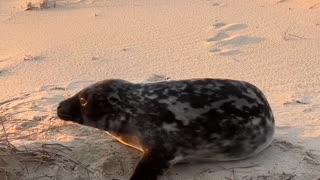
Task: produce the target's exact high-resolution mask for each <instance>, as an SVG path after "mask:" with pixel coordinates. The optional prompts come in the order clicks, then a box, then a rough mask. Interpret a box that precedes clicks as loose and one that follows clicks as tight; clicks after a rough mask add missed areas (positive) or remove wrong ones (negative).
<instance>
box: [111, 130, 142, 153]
mask: <svg viewBox="0 0 320 180" xmlns="http://www.w3.org/2000/svg"><path fill="white" fill-rule="evenodd" d="M107 134H109V135H110V136H112V137H113V138H114V139H116V140H117V141H119V142H120V143H122V144H124V145H126V146H129V147H132V148H134V149H137V150H139V151H141V152H143V149H142V146H141V144H140V141H139V139H138V137H136V136H133V135H117V134H115V133H112V132H108V131H107Z"/></svg>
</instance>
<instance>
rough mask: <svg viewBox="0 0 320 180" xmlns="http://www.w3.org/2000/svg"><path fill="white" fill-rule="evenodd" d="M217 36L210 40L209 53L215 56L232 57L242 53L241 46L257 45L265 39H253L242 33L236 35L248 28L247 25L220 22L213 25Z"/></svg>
mask: <svg viewBox="0 0 320 180" xmlns="http://www.w3.org/2000/svg"><path fill="white" fill-rule="evenodd" d="M212 27H213V28H214V31H215V32H216V33H215V35H214V36H213V37H211V38H209V39H207V42H208V43H209V47H210V48H209V52H211V53H213V54H218V55H223V56H231V55H237V54H240V53H241V50H240V49H239V48H240V47H241V46H245V45H250V44H257V43H260V42H262V41H263V40H264V39H263V38H259V37H252V36H248V35H244V34H241V33H238V34H236V32H238V31H240V30H244V29H246V28H248V25H246V24H226V23H223V22H218V23H215V24H214V25H212Z"/></svg>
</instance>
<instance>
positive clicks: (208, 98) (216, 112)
mask: <svg viewBox="0 0 320 180" xmlns="http://www.w3.org/2000/svg"><path fill="white" fill-rule="evenodd" d="M57 112H58V117H59V118H61V119H63V120H67V121H73V122H76V123H79V124H83V125H86V126H91V127H95V128H99V129H102V130H106V131H107V132H109V133H110V134H111V135H112V136H114V137H115V138H116V139H117V140H119V141H121V142H122V143H125V144H127V145H129V146H131V147H134V148H137V149H139V150H141V151H142V152H143V156H142V159H141V160H140V162H139V163H138V165H137V167H136V168H135V171H134V173H133V175H132V176H131V178H130V180H156V179H157V178H158V177H159V176H161V175H162V174H163V173H164V172H165V171H166V170H168V168H169V167H170V166H171V165H172V164H174V163H176V162H178V161H179V160H195V159H200V160H205V161H209V160H212V161H230V160H240V159H244V158H248V157H251V156H253V155H255V154H257V153H259V152H261V151H262V150H263V149H265V148H266V147H267V146H268V145H270V143H271V141H272V138H273V134H274V117H273V113H272V110H271V108H270V105H269V104H268V102H267V100H266V98H265V96H264V95H263V93H262V92H261V91H260V90H259V89H258V88H257V87H255V86H254V85H252V84H249V83H247V82H243V81H235V80H226V79H191V80H180V81H166V82H156V83H141V84H135V83H130V82H127V81H123V80H117V79H111V80H105V81H101V82H98V83H95V84H93V85H91V86H89V87H87V88H85V89H83V90H82V91H80V92H79V93H77V94H75V95H74V96H73V97H70V98H68V99H66V100H64V101H62V102H61V103H60V104H59V107H58V111H57Z"/></svg>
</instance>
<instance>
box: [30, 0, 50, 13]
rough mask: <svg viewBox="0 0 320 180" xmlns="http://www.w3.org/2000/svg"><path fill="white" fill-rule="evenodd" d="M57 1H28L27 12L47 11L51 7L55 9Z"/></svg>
mask: <svg viewBox="0 0 320 180" xmlns="http://www.w3.org/2000/svg"><path fill="white" fill-rule="evenodd" d="M55 6H56V1H55V0H37V1H36V0H26V7H25V9H24V10H25V11H30V10H34V9H47V8H49V7H55Z"/></svg>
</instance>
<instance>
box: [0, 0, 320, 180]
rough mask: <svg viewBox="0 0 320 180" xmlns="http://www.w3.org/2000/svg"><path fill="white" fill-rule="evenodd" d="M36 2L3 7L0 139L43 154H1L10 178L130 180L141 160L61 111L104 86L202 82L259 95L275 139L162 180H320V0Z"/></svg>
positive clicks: (3, 173) (0, 173)
mask: <svg viewBox="0 0 320 180" xmlns="http://www.w3.org/2000/svg"><path fill="white" fill-rule="evenodd" d="M31 2H32V4H33V5H34V7H33V8H32V9H31V10H28V11H25V9H26V2H25V1H24V0H10V1H7V0H0V40H1V41H0V116H1V117H3V118H2V121H1V122H2V124H3V126H4V127H5V130H6V131H4V130H3V128H1V127H2V126H0V139H1V140H3V139H6V137H7V138H8V140H9V141H10V142H11V143H12V144H13V145H15V146H16V147H17V148H18V149H20V150H21V151H23V152H25V151H26V150H27V151H28V152H29V153H30V152H32V153H34V154H33V156H31V155H30V154H29V155H26V154H23V153H20V151H19V153H17V152H16V153H13V152H8V151H6V150H5V149H2V148H0V149H1V151H0V153H1V154H0V179H1V180H2V179H5V178H9V179H10V178H12V179H58V180H60V179H61V180H62V179H66V180H69V179H110V180H111V179H113V178H114V179H121V180H122V179H128V178H129V177H130V175H131V173H132V171H133V169H134V167H135V165H136V163H137V162H138V160H139V157H140V156H141V154H140V153H139V152H137V151H136V150H133V149H130V148H128V147H126V146H124V145H122V144H119V143H118V142H116V141H115V140H113V139H112V138H111V137H109V136H108V135H107V134H106V133H105V132H103V131H99V130H95V129H92V128H87V127H81V126H79V125H77V124H72V123H66V122H63V121H61V120H59V119H58V118H57V117H56V110H55V109H56V107H57V104H58V103H59V102H60V101H61V100H63V99H64V98H66V97H69V96H71V95H72V94H74V93H75V92H77V91H79V90H80V89H81V88H83V87H85V86H87V85H89V84H91V83H94V82H96V81H98V80H103V79H107V78H120V79H125V80H128V81H132V82H144V81H158V80H176V79H187V78H199V77H210V78H230V79H238V80H245V81H248V82H251V83H253V84H255V85H256V86H258V87H259V88H260V89H262V90H263V92H264V93H265V94H266V96H267V98H268V100H269V101H270V104H271V106H272V109H273V111H274V114H275V117H276V134H275V141H274V143H273V144H272V145H271V147H269V148H268V149H266V150H265V151H264V152H262V153H261V154H259V155H258V156H256V157H254V158H251V159H248V160H244V161H237V162H228V163H220V162H219V163H218V162H215V163H207V164H182V165H176V166H174V167H173V168H172V169H170V171H169V172H168V173H167V174H166V175H165V176H164V177H162V179H163V180H180V179H181V180H185V179H189V180H212V179H214V180H220V179H221V180H222V179H223V180H227V179H231V180H240V179H241V180H242V179H243V180H266V179H267V180H283V179H286V180H318V179H319V178H320V45H319V41H320V4H319V3H320V2H319V1H318V0H304V1H303V0H256V1H250V0H242V1H237V0H64V1H62V0H56V1H55V3H54V2H53V1H49V2H48V7H49V8H47V9H39V8H37V7H39V1H37V0H33V1H31ZM5 143H6V142H4V141H0V145H3V144H5ZM0 147H2V146H0ZM12 153H13V154H12ZM31 160H33V161H31Z"/></svg>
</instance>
